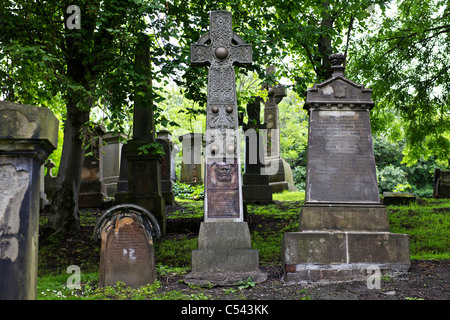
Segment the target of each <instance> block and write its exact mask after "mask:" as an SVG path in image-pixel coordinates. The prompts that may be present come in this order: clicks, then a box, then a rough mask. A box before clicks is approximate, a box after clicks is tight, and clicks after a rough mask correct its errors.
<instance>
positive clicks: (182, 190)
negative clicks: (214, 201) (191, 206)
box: [173, 181, 205, 200]
mask: <svg viewBox="0 0 450 320" xmlns="http://www.w3.org/2000/svg"><path fill="white" fill-rule="evenodd" d="M173 193H174V195H175V197H177V198H179V199H191V200H203V199H204V197H205V186H204V184H198V185H189V184H186V183H182V182H179V181H176V182H175V184H174V185H173Z"/></svg>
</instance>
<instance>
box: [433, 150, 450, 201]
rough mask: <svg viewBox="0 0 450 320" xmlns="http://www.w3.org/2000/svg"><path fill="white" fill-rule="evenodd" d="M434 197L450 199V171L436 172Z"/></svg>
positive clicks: (438, 170) (437, 170)
mask: <svg viewBox="0 0 450 320" xmlns="http://www.w3.org/2000/svg"><path fill="white" fill-rule="evenodd" d="M449 165H450V159H449ZM433 197H434V198H450V170H441V169H435V170H434V178H433Z"/></svg>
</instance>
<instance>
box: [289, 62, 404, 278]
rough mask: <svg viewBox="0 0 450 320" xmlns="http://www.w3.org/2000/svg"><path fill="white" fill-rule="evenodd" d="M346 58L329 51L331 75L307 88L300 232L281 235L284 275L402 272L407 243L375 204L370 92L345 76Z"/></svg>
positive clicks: (375, 191) (376, 197) (296, 276)
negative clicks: (372, 270)
mask: <svg viewBox="0 0 450 320" xmlns="http://www.w3.org/2000/svg"><path fill="white" fill-rule="evenodd" d="M343 59H344V56H343V55H341V54H336V55H332V56H330V60H331V62H332V63H333V67H332V71H333V73H332V77H331V78H330V79H328V80H326V81H325V82H323V83H320V84H316V85H314V86H313V88H310V89H308V90H307V97H306V102H305V108H306V109H307V110H308V111H309V136H308V159H307V180H306V190H305V191H306V192H305V193H306V196H305V198H306V199H305V205H304V206H303V208H302V211H301V221H300V232H290V233H286V234H285V235H284V238H283V240H282V263H283V269H284V272H285V280H286V281H288V282H290V281H304V280H306V281H314V280H323V279H330V278H333V279H342V280H345V279H355V278H361V277H367V275H366V273H365V269H367V268H368V267H369V266H374V265H375V266H377V267H379V268H380V269H382V270H394V271H405V270H407V269H408V267H409V264H410V262H409V243H408V236H407V235H405V234H392V233H390V232H389V223H388V217H387V211H386V208H385V207H384V206H383V205H382V204H381V203H380V200H379V195H378V185H377V177H376V169H375V158H374V153H373V146H372V135H371V130H370V119H369V112H370V109H371V107H372V105H373V102H372V99H371V95H372V91H371V90H368V89H365V88H364V87H363V86H362V85H358V84H356V83H354V82H352V81H350V80H348V79H346V78H345V77H344V67H342V66H341V64H342V62H343Z"/></svg>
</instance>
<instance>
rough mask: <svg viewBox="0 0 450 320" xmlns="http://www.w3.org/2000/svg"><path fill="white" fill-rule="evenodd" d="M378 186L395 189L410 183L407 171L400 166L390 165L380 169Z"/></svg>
mask: <svg viewBox="0 0 450 320" xmlns="http://www.w3.org/2000/svg"><path fill="white" fill-rule="evenodd" d="M377 177H378V186H379V188H380V189H381V190H382V191H395V190H396V189H397V188H402V187H400V186H406V185H409V183H408V180H407V179H406V172H405V171H403V170H402V169H401V168H399V167H395V166H393V165H388V166H386V167H384V168H383V169H381V170H379V171H378V174H377Z"/></svg>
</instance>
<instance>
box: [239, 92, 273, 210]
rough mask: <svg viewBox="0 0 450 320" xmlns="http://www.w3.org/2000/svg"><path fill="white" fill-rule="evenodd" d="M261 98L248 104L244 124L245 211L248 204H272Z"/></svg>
mask: <svg viewBox="0 0 450 320" xmlns="http://www.w3.org/2000/svg"><path fill="white" fill-rule="evenodd" d="M261 100H262V99H261V98H259V97H255V98H254V99H253V101H252V102H250V103H248V104H247V116H248V121H247V123H244V124H243V126H242V127H243V129H244V133H245V157H244V159H245V173H244V175H243V177H242V178H243V179H242V193H243V197H244V209H245V205H246V204H247V203H269V202H272V187H271V186H270V185H269V175H267V174H265V172H263V171H264V168H265V157H264V146H263V135H262V132H261V130H263V129H265V128H266V125H265V124H261V123H260V113H261Z"/></svg>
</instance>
